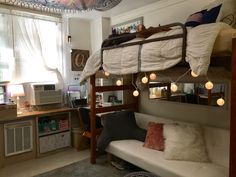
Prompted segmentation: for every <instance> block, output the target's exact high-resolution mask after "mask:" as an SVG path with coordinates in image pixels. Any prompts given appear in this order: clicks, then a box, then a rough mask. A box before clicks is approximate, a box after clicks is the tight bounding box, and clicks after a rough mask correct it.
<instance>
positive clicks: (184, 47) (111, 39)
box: [101, 23, 187, 66]
mask: <svg viewBox="0 0 236 177" xmlns="http://www.w3.org/2000/svg"><path fill="white" fill-rule="evenodd" d="M178 26H179V27H180V28H182V30H183V31H182V33H180V34H175V35H170V36H164V37H159V38H153V39H147V40H142V41H136V42H129V43H125V44H119V45H113V46H109V47H103V46H104V44H105V43H106V42H109V41H113V40H117V39H121V38H125V37H129V36H131V35H134V34H138V32H137V33H128V34H124V35H121V36H117V37H113V38H108V39H105V40H104V41H103V43H102V47H101V66H102V65H103V51H104V50H110V49H115V48H120V47H127V46H133V45H143V44H146V43H150V42H157V41H164V40H172V39H178V38H182V60H181V63H186V62H185V56H186V46H187V29H186V27H185V26H184V25H183V24H182V23H171V24H168V25H164V26H159V28H160V29H162V28H171V27H178Z"/></svg>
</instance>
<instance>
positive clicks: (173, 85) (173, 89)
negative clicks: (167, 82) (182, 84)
mask: <svg viewBox="0 0 236 177" xmlns="http://www.w3.org/2000/svg"><path fill="white" fill-rule="evenodd" d="M170 89H171V91H172V92H176V91H177V90H178V86H177V85H176V84H175V83H171V86H170Z"/></svg>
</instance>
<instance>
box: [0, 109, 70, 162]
mask: <svg viewBox="0 0 236 177" xmlns="http://www.w3.org/2000/svg"><path fill="white" fill-rule="evenodd" d="M72 110H74V109H71V108H59V109H51V110H45V111H32V112H26V113H23V114H20V115H17V116H15V117H12V118H7V119H1V120H0V166H3V165H7V164H11V163H13V162H17V161H18V162H19V161H23V160H27V159H32V158H35V157H38V156H41V155H48V154H49V153H51V152H56V151H58V150H62V149H64V148H67V147H70V146H71V138H70V136H71V111H72ZM44 123H45V124H44ZM25 124H27V128H26V129H25ZM43 124H44V125H45V127H44V126H42V125H43ZM46 124H47V126H46ZM8 127H9V128H8ZM12 127H13V129H17V131H16V130H15V131H14V132H18V131H21V132H22V136H24V137H21V136H20V135H21V134H19V133H17V136H15V135H14V134H12V133H10V132H11V129H12ZM4 132H5V133H4ZM8 132H9V133H8ZM12 136H15V137H16V138H17V137H18V138H19V139H17V140H16V141H15V142H14V143H20V144H24V142H22V140H24V139H27V141H29V143H28V144H30V146H27V149H23V150H19V151H18V150H14V152H11V151H10V150H6V149H9V148H10V149H12V148H11V146H13V144H12V143H11V144H10V145H9V148H8V143H6V142H10V140H11V142H12V140H13V139H14V138H13V137H12ZM25 136H26V137H25ZM49 142H50V143H49ZM22 146H23V145H22ZM23 147H24V146H23ZM20 149H21V148H20ZM9 152H10V153H9Z"/></svg>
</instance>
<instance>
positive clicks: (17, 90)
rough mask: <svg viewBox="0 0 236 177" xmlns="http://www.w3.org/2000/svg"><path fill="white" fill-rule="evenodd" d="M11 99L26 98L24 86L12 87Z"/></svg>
mask: <svg viewBox="0 0 236 177" xmlns="http://www.w3.org/2000/svg"><path fill="white" fill-rule="evenodd" d="M10 92H11V97H19V96H25V92H24V87H23V85H22V84H16V85H11V87H10Z"/></svg>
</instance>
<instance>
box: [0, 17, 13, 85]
mask: <svg viewBox="0 0 236 177" xmlns="http://www.w3.org/2000/svg"><path fill="white" fill-rule="evenodd" d="M12 41H13V40H12V25H11V16H10V15H7V14H0V82H2V81H10V80H11V78H12V73H11V70H12V68H11V66H13V62H14V57H13V45H12Z"/></svg>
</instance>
